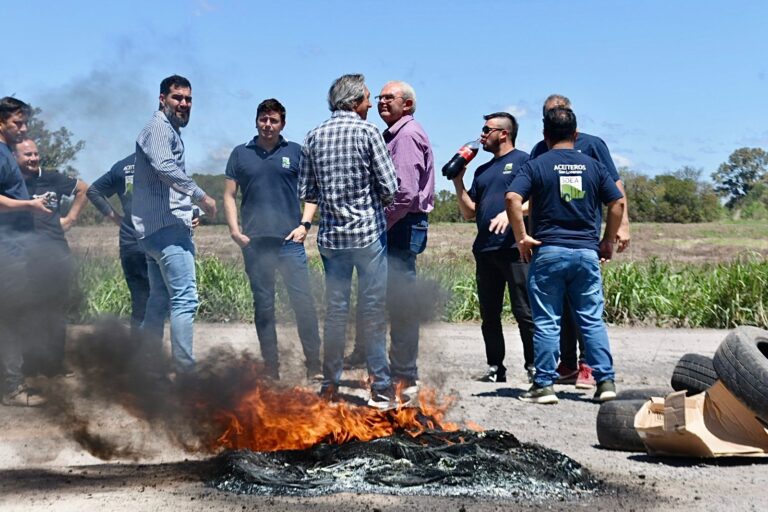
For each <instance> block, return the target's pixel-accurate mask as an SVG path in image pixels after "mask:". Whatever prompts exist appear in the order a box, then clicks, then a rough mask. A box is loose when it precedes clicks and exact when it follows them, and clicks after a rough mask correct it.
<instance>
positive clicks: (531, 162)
mask: <svg viewBox="0 0 768 512" xmlns="http://www.w3.org/2000/svg"><path fill="white" fill-rule="evenodd" d="M376 100H377V102H376V104H377V109H378V112H379V115H380V116H381V119H382V120H383V121H384V122H385V124H386V125H387V129H386V130H384V132H383V134H382V133H381V132H379V130H378V129H377V128H376V126H375V125H374V124H372V123H370V122H368V121H367V115H368V110H369V109H370V108H371V106H372V104H371V101H370V91H369V90H368V87H367V86H366V84H365V79H364V77H363V75H359V74H354V75H344V76H342V77H340V78H338V79H337V80H335V81H334V82H333V84H332V86H331V88H330V90H329V92H328V106H329V109H330V110H331V116H330V118H329V119H327V120H326V121H324V122H323V123H321V124H320V125H318V126H317V127H316V128H314V129H312V130H311V131H310V132H309V133H308V134H307V136H306V138H305V140H304V143H303V145H299V144H297V143H294V142H290V141H286V140H285V139H284V138H283V136H282V135H281V132H282V130H283V129H284V128H285V125H286V109H285V107H284V106H283V105H282V104H281V103H280V102H279V101H278V100H276V99H268V100H265V101H263V102H261V103H260V104H259V106H258V108H257V112H256V129H257V135H256V136H255V137H253V139H251V140H250V141H248V142H247V143H245V144H241V145H239V146H237V147H236V148H234V150H233V151H232V153H231V155H230V158H229V161H228V163H227V167H226V173H225V174H226V178H227V180H226V188H225V193H224V212H225V216H226V221H227V224H228V226H229V230H230V235H231V238H232V240H233V241H234V242H235V243H236V244H237V245H238V246H239V247H240V248H241V249H242V252H243V258H244V262H245V271H246V273H247V275H248V278H249V282H250V287H251V290H252V293H253V305H254V323H255V326H256V331H257V336H258V339H259V344H260V348H261V353H262V358H263V360H264V364H265V372H266V376H268V377H269V378H272V379H275V380H277V379H279V378H280V364H279V356H278V341H277V333H276V327H275V274H276V272H278V271H279V272H280V274H281V275H282V277H283V281H284V283H285V285H286V288H287V290H288V295H289V297H290V301H291V305H292V307H293V310H294V312H295V314H296V323H297V327H298V332H299V338H300V340H301V344H302V347H303V351H304V357H305V365H306V371H307V378H308V379H310V380H312V381H320V382H321V389H320V394H321V396H323V397H325V398H327V399H329V400H334V399H336V398H337V394H338V389H339V385H340V381H341V376H342V371H343V368H344V350H345V344H346V331H347V329H346V328H347V318H348V313H349V308H350V297H351V289H352V286H351V285H352V276H353V273H354V272H355V271H356V272H357V279H358V285H357V286H358V290H357V302H358V304H357V326H356V328H357V346H356V348H355V351H354V352H353V354H354V355H355V356H356V357H357V358H358V359H361V360H364V362H365V366H366V367H367V369H368V374H369V382H370V386H371V389H370V400H369V402H368V403H369V405H371V406H373V407H377V408H381V409H388V408H391V407H394V406H395V405H396V404H397V403H399V402H400V403H402V402H407V401H409V400H411V399H412V398H414V397H415V394H416V393H417V392H418V379H419V374H418V365H417V358H418V349H419V316H418V314H417V311H416V310H417V309H418V307H417V302H416V300H415V299H416V297H415V293H414V284H415V281H416V279H417V277H416V276H417V274H416V259H417V256H418V254H420V253H421V252H423V251H424V249H425V247H426V244H427V230H428V225H429V224H428V214H429V212H430V211H431V210H432V209H433V206H434V183H435V176H434V158H433V154H432V149H431V144H430V142H429V138H428V137H427V135H426V133H425V132H424V130H423V128H422V127H421V125H420V124H419V123H418V122H417V121H416V120H415V119H414V113H415V111H416V94H415V92H414V90H413V88H412V87H411V86H410V85H409V84H407V83H405V82H402V81H392V82H388V83H387V84H385V85H384V87H383V88H382V90H381V93H380V94H379V95H378V96H377V97H376ZM2 101H3V102H6V103H8V102H9V99H8V98H5V99H3V100H2ZM12 104H13V102H12V101H11V102H10V103H9V105H12ZM0 107H2V108H0V172H1V175H0V177H2V182H1V185H2V187H3V188H2V190H0V192H1V193H2V194H1V195H0V210H1V211H16V212H25V211H35V212H38V214H45V215H50V211H49V210H48V209H47V207H46V205H47V203H45V202H43V201H42V200H29V199H28V197H27V195H26V190H23V182H22V183H19V177H20V174H19V170H18V166H15V161H12V160H11V159H10V158H8V157H7V155H8V154H10V152H9V151H8V147H7V144H8V143H9V142H11V143H13V142H15V143H17V144H19V146H17V152H19V151H20V152H21V153H20V154H22V155H28V157H29V158H31V160H32V161H34V158H35V155H34V154H35V153H36V150H35V151H32V148H30V147H29V145H28V143H30V142H31V141H24V140H23V132H24V131H25V130H26V128H25V127H23V128H22V127H21V124H20V121H19V119H17V118H18V117H19V115H21V114H23V116H26V111H25V110H24V106H23V105H22V106H19V107H18V109H17V110H14V109H13V108H11V107H8V108H6V104H5V103H2V104H0ZM191 108H192V87H191V84H190V83H189V81H188V80H187V79H186V78H184V77H181V76H178V75H173V76H171V77H168V78H166V79H165V80H163V81H162V83H161V85H160V96H159V108H158V110H157V111H156V112H155V113H154V114H153V116H152V118H151V119H150V121H149V122H148V123H147V125H146V126H145V127H144V129H143V130H142V131H141V133H140V134H139V136H138V138H137V141H136V148H135V153H134V154H133V155H130V156H128V157H126V158H125V159H123V160H121V161H120V162H118V163H116V164H115V165H114V166H113V168H112V169H111V170H110V171H109V172H108V173H107V174H105V175H104V176H102V177H101V178H99V179H98V180H97V181H96V182H95V183H94V184H93V186H91V187H90V189H89V190H88V194H87V195H88V197H89V198H90V199H91V200H92V201H93V202H94V204H95V205H96V207H97V208H98V209H99V210H100V211H101V212H102V213H103V214H104V215H105V216H107V217H109V218H111V219H112V220H113V221H114V222H115V223H117V224H119V225H120V256H121V262H122V266H123V269H124V272H125V276H126V280H127V282H128V285H129V289H130V292H131V297H132V324H133V327H134V328H135V329H137V330H138V331H137V332H140V333H141V338H142V339H143V340H144V345H143V349H144V352H145V353H147V354H148V355H149V356H150V357H149V359H148V360H149V361H152V360H159V359H160V358H159V357H154V356H155V355H158V354H159V352H160V351H161V348H162V335H163V325H164V321H165V318H166V316H170V324H171V349H172V361H173V365H174V368H173V370H174V372H175V374H176V375H178V374H186V373H188V372H190V371H192V370H193V369H194V366H195V358H194V353H193V322H194V318H195V315H196V311H197V307H198V295H197V284H196V275H195V262H194V257H195V245H194V242H193V238H192V232H193V228H194V226H195V225H196V223H197V222H198V215H199V210H200V209H202V211H203V212H204V213H206V214H208V215H210V216H214V215H215V214H216V202H215V201H214V200H213V199H212V198H211V197H210V196H209V195H208V194H206V192H205V191H203V190H202V189H201V188H200V187H199V186H198V185H197V184H196V183H195V182H194V180H192V179H191V177H190V176H189V175H188V174H187V171H186V166H185V158H184V154H185V151H184V142H183V140H182V138H181V129H182V128H183V127H185V126H186V125H187V123H188V122H189V119H190V114H191ZM19 112H20V113H21V114H19ZM24 121H25V118H23V119H22V120H21V123H22V124H23V122H24ZM517 131H518V123H517V120H516V119H515V118H514V116H512V115H511V114H509V113H506V112H497V113H493V114H489V115H487V116H485V125H484V126H483V128H482V131H481V136H480V142H481V143H482V146H483V149H484V150H485V151H488V152H490V153H492V154H493V158H492V159H491V160H490V161H489V162H487V163H486V164H483V165H481V166H480V167H479V168H478V169H477V171H476V172H475V175H474V178H473V180H472V185H471V187H470V189H469V190H466V189H465V187H464V183H463V174H464V173H463V172H462V173H461V174H459V175H458V176H457V177H456V178H454V180H453V181H454V184H455V186H456V192H457V198H458V202H459V208H460V210H461V212H462V214H463V215H464V217H465V218H467V219H470V218H475V219H476V220H477V227H478V235H477V238H476V239H475V242H474V244H473V253H474V255H475V259H476V265H477V274H476V277H477V288H478V297H479V301H480V310H481V316H482V334H483V339H484V342H485V348H486V357H487V363H488V369H487V371H486V372H484V373H483V374H482V375H480V376H479V378H478V380H481V381H486V382H504V381H506V371H507V369H506V367H505V366H504V357H505V344H504V337H503V332H502V323H501V312H502V308H503V300H504V290H505V288H508V289H509V293H510V298H511V301H512V309H513V313H514V316H515V318H516V320H517V323H518V328H519V331H520V336H521V339H522V342H523V352H524V367H525V371H526V373H527V375H528V379H529V381H530V382H531V383H532V387H531V389H530V390H529V391H528V392H527V393H526V394H524V395H523V396H522V397H521V399H523V400H526V401H531V402H536V403H554V402H556V401H557V396H556V395H555V394H554V391H553V389H552V384H554V383H573V382H576V383H577V384H578V383H582V384H584V383H585V382H586V384H587V385H590V386H591V385H594V384H595V381H594V380H592V382H590V379H592V372H594V378H595V380H596V384H597V385H598V390H597V392H596V398H597V399H599V400H605V399H610V398H612V397H613V396H615V388H614V387H613V368H612V361H611V356H610V350H609V348H608V340H607V335H606V333H605V326H604V324H603V323H602V318H601V317H602V307H603V297H602V284H601V282H600V272H599V264H600V261H601V260H600V258H602V260H608V259H610V257H611V254H612V249H613V244H614V243H615V242H618V243H619V251H621V250H623V249H624V248H625V247H626V246H627V244H628V243H629V231H628V225H627V221H626V220H627V215H626V211H627V210H626V207H625V204H626V201H625V199H624V198H623V197H624V196H623V188H622V187H621V181H620V180H619V177H618V174H617V173H616V170H615V167H614V166H613V162H612V161H611V160H610V155H609V153H608V150H607V148H606V147H605V144H604V143H603V142H602V141H601V140H600V139H598V138H596V137H592V136H589V135H586V134H581V133H577V131H576V117H575V115H574V114H573V111H572V110H571V108H570V102H569V101H568V99H567V98H565V97H563V96H558V95H553V96H550V97H549V98H548V99H547V101H546V102H545V104H544V141H542V142H540V143H539V144H538V145H537V146H536V147H535V148H534V151H533V154H532V155H530V156H529V155H528V154H526V153H525V152H523V151H520V150H518V149H516V148H515V142H516V137H517ZM10 139H15V140H10ZM25 144H27V146H25ZM32 144H34V143H32ZM30 165H31V164H30ZM42 176H43V175H42V174H40V176H38V179H42ZM59 185H60V186H62V187H65V188H66V187H72V188H73V189H76V191H77V192H79V194H78V195H77V197H78V198H79V199H78V200H76V202H75V205H76V206H75V207H73V209H72V211H73V212H74V217H75V218H76V216H77V213H78V212H79V209H80V208H81V207H82V200H83V199H84V196H85V194H84V193H83V192H84V189H83V186H84V184H82V183H78V182H74V184H73V182H71V181H70V182H67V183H60V184H59ZM81 189H83V190H81ZM238 191H240V192H241V194H242V200H241V204H240V215H238V207H237V197H238ZM114 194H117V195H118V196H119V198H120V201H121V203H122V206H123V215H122V216H121V215H119V214H118V213H117V212H116V211H115V210H114V209H113V208H112V207H111V205H110V204H109V202H108V201H107V199H108V198H109V197H110V196H112V195H114ZM529 199H530V201H529ZM302 201H303V203H304V206H303V209H302V207H301V202H302ZM601 204H607V205H608V206H609V210H608V211H609V215H608V219H607V225H606V231H605V236H604V237H603V238H602V240H600V238H599V230H600V225H601ZM317 213H319V228H318V233H317V243H318V247H319V252H320V256H321V259H322V263H323V267H324V270H325V285H326V286H325V289H326V297H325V298H326V316H325V326H324V333H323V342H322V343H321V339H320V333H319V325H318V319H317V313H316V309H315V304H314V301H313V297H312V293H311V289H310V279H309V270H308V265H307V256H306V252H305V249H304V245H303V244H304V242H305V240H306V238H307V234H308V232H309V230H310V228H311V225H312V221H313V218H314V217H315V215H316V214H317ZM524 216H525V217H527V216H530V218H531V222H530V223H529V224H527V223H526V221H525V220H524ZM3 218H4V219H6V220H8V219H10V216H9V215H3V216H2V218H0V220H2V219H3ZM71 220H72V219H67V218H62V219H61V220H60V225H61V226H64V229H66V227H67V226H68V225H69V224H70V223H71ZM17 225H19V226H22V225H23V222H22V223H19V224H17ZM3 236H6V235H3ZM534 236H535V237H536V238H533V237H534ZM2 245H3V244H0V246H2ZM4 249H5V247H4ZM529 262H531V263H529ZM387 317H389V321H390V324H391V329H390V333H391V346H390V349H389V352H387ZM561 323H562V324H563V326H564V328H563V329H562V332H561V329H560V324H561ZM574 325H575V327H574ZM569 326H570V327H569ZM577 338H578V339H579V340H580V341H582V340H583V344H582V345H581V347H580V348H581V358H582V359H583V360H584V361H579V362H577V360H576V354H575V350H576V348H575V347H576V342H575V340H576V339H577ZM557 339H559V343H556V340H557ZM6 345H8V344H4V345H3V347H4V348H3V350H4V353H3V354H0V357H1V358H2V359H3V364H4V367H5V375H6V394H5V395H4V396H11V395H12V394H13V393H16V396H22V398H23V399H24V400H25V401H27V402H29V400H30V399H31V395H30V394H29V393H27V392H26V391H25V390H24V389H23V386H21V384H20V383H19V382H18V376H17V375H18V372H16V371H15V365H16V366H17V365H18V357H17V354H16V353H15V352H14V351H13V350H15V349H7V348H6ZM11 345H13V344H11ZM321 345H322V347H323V351H322V354H321ZM561 355H562V360H560V357H561ZM558 362H559V363H560V364H559V366H558ZM11 388H13V389H11ZM9 393H10V395H9ZM20 393H25V394H23V395H20ZM20 400H21V399H20ZM4 401H5V398H4Z"/></svg>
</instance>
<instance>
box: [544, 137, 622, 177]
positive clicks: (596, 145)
mask: <svg viewBox="0 0 768 512" xmlns="http://www.w3.org/2000/svg"><path fill="white" fill-rule="evenodd" d="M573 148H574V149H575V150H576V151H578V152H579V153H583V154H585V155H587V156H591V157H592V158H594V159H595V160H597V161H598V162H600V163H601V164H603V165H604V166H605V168H606V169H608V174H610V175H611V177H612V178H613V181H619V180H620V179H621V178H620V177H619V172H618V171H617V170H616V166H615V165H614V163H613V158H611V152H610V151H608V145H607V144H606V143H605V142H604V141H603V139H601V138H600V137H595V136H594V135H590V134H588V133H581V132H579V133H577V134H576V142H575V143H574V145H573ZM547 150H548V148H547V143H546V142H545V141H543V140H542V141H539V143H538V144H536V145H535V146H534V147H533V150H532V151H531V158H538V157H540V156H541V155H543V154H544V153H546V152H547Z"/></svg>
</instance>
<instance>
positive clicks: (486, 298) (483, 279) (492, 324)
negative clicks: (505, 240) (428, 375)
mask: <svg viewBox="0 0 768 512" xmlns="http://www.w3.org/2000/svg"><path fill="white" fill-rule="evenodd" d="M474 254H475V263H476V265H477V267H476V276H477V298H478V301H479V302H480V317H481V318H482V324H481V329H482V332H483V340H484V341H485V355H486V358H487V361H488V365H489V366H498V367H499V368H501V369H504V355H505V346H504V333H503V331H502V327H501V311H502V309H503V307H504V288H505V287H506V288H507V289H508V290H509V298H510V301H511V303H512V314H513V315H514V316H515V320H516V321H517V327H518V329H519V330H520V339H521V340H522V342H523V357H524V359H525V363H524V366H525V367H530V366H533V364H534V358H533V320H532V318H531V306H530V302H529V299H528V285H527V280H528V264H527V263H524V262H522V261H521V260H520V252H519V251H518V250H517V249H500V250H497V251H487V252H477V253H474Z"/></svg>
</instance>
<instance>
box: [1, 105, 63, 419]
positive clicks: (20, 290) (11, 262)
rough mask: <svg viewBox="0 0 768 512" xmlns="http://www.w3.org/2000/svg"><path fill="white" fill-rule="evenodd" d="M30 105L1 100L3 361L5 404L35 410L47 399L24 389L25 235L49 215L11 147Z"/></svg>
mask: <svg viewBox="0 0 768 512" xmlns="http://www.w3.org/2000/svg"><path fill="white" fill-rule="evenodd" d="M29 112H30V108H29V105H27V104H26V103H24V102H23V101H21V100H18V99H16V98H11V97H5V98H2V99H0V261H1V262H2V265H0V282H2V283H3V293H2V294H0V362H2V370H3V386H2V403H3V405H13V406H21V407H34V406H38V405H42V404H43V403H45V398H43V397H42V396H40V395H38V394H36V393H34V392H33V391H32V390H31V389H29V388H27V387H26V386H25V385H24V375H23V374H22V364H23V361H24V356H23V347H24V341H25V340H24V339H23V336H22V333H21V330H20V327H21V324H20V322H19V318H20V316H21V313H22V312H23V311H24V310H25V309H26V308H27V307H29V305H28V304H26V303H25V298H26V297H27V296H28V295H29V290H28V287H27V285H28V282H27V261H26V248H25V241H26V240H25V235H26V234H28V233H29V232H30V231H31V230H32V217H31V216H30V214H29V212H38V213H48V214H50V213H51V211H50V210H48V208H46V202H45V199H43V198H38V199H32V200H30V199H29V194H28V192H27V187H26V185H25V184H24V179H23V178H22V176H21V170H20V169H19V165H18V163H17V162H16V159H15V158H14V157H13V153H12V152H11V148H12V147H13V146H14V145H15V144H17V143H19V142H21V140H22V139H23V138H24V135H25V134H26V133H27V118H28V117H29Z"/></svg>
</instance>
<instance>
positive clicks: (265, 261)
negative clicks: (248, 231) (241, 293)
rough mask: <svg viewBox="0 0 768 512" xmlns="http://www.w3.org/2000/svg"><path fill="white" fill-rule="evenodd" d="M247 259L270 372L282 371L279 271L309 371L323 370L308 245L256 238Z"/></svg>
mask: <svg viewBox="0 0 768 512" xmlns="http://www.w3.org/2000/svg"><path fill="white" fill-rule="evenodd" d="M243 259H244V260H245V272H246V273H247V274H248V280H249V282H250V285H251V292H253V321H254V323H255V324H256V335H257V336H258V338H259V346H260V347H261V357H262V358H263V359H264V364H265V365H266V366H267V368H269V369H270V370H274V371H277V370H278V368H279V361H278V350H277V331H276V329H275V270H278V271H279V272H280V275H282V276H283V282H284V283H285V287H286V288H287V289H288V297H289V299H290V301H291V306H292V307H293V311H294V313H295V315H296V326H297V327H298V331H299V339H300V340H301V346H302V349H303V350H304V357H305V358H306V365H307V368H309V369H311V370H313V371H319V369H320V334H319V331H318V325H317V312H316V311H315V302H314V299H313V298H312V291H311V289H310V282H309V268H308V266H307V254H306V252H305V251H304V245H303V244H299V243H296V242H292V241H288V240H282V239H280V238H252V239H251V242H250V243H249V244H248V245H247V246H246V247H245V248H244V249H243Z"/></svg>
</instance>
